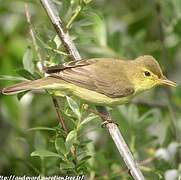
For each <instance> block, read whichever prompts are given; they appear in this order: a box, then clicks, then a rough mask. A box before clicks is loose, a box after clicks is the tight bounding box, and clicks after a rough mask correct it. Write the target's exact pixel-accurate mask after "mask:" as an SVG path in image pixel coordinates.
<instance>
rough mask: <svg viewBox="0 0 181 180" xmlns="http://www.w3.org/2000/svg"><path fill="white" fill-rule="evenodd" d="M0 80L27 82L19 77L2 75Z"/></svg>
mask: <svg viewBox="0 0 181 180" xmlns="http://www.w3.org/2000/svg"><path fill="white" fill-rule="evenodd" d="M0 80H5V81H8V80H9V81H25V80H26V79H25V78H23V77H18V76H9V75H0Z"/></svg>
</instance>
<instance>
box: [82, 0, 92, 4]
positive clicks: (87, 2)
mask: <svg viewBox="0 0 181 180" xmlns="http://www.w3.org/2000/svg"><path fill="white" fill-rule="evenodd" d="M91 1H92V0H83V2H84V3H85V4H89V3H90V2H91Z"/></svg>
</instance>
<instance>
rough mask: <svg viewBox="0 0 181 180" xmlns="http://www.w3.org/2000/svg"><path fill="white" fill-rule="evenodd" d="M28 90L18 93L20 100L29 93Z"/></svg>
mask: <svg viewBox="0 0 181 180" xmlns="http://www.w3.org/2000/svg"><path fill="white" fill-rule="evenodd" d="M27 92H28V91H24V92H21V93H18V94H17V97H18V100H21V98H22V97H23V96H24V95H25V94H26V93H27Z"/></svg>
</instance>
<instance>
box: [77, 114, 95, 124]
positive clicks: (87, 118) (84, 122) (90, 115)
mask: <svg viewBox="0 0 181 180" xmlns="http://www.w3.org/2000/svg"><path fill="white" fill-rule="evenodd" d="M97 117H98V116H97V115H95V114H89V116H88V117H86V118H85V119H84V120H83V121H82V122H81V123H80V125H81V126H82V125H84V124H87V123H89V122H90V121H92V120H93V119H95V118H97Z"/></svg>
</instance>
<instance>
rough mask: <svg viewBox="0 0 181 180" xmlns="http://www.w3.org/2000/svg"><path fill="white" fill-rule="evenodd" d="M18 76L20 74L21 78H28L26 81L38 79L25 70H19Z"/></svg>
mask: <svg viewBox="0 0 181 180" xmlns="http://www.w3.org/2000/svg"><path fill="white" fill-rule="evenodd" d="M16 73H17V74H19V75H20V76H22V77H24V78H26V79H29V80H35V79H36V77H35V76H34V75H33V74H31V73H30V72H29V71H27V70H25V69H18V70H17V71H16Z"/></svg>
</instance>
